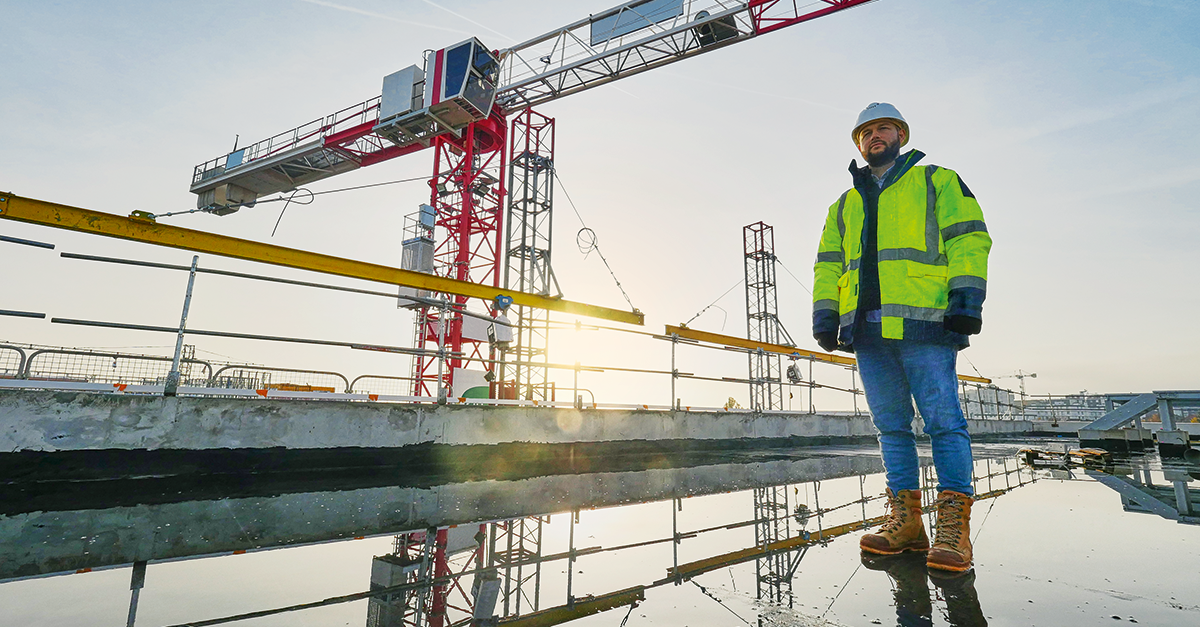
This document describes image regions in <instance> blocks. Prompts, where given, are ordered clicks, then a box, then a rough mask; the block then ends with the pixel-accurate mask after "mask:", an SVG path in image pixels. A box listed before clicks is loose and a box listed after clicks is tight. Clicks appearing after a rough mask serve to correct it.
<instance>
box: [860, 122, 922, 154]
mask: <svg viewBox="0 0 1200 627" xmlns="http://www.w3.org/2000/svg"><path fill="white" fill-rule="evenodd" d="M880 120H891V121H893V122H895V123H896V124H897V125H898V126H899V127H900V128H902V129H904V139H902V140H901V141H900V147H901V148H903V147H905V146H907V145H908V140H909V139H910V136H911V135H912V133H911V132H910V131H909V130H908V122H905V121H904V120H901V119H898V118H875V119H873V120H867V121H866V122H863V123H862V124H859V125H858V126H856V127H854V130H853V131H850V141H852V142H854V147H855V148H857V147H858V132H859V131H861V130H862V127H864V126H866V125H868V124H871V123H872V122H878V121H880Z"/></svg>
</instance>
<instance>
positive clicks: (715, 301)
mask: <svg viewBox="0 0 1200 627" xmlns="http://www.w3.org/2000/svg"><path fill="white" fill-rule="evenodd" d="M745 281H746V279H744V278H743V279H738V282H737V283H734V284H733V287H730V288H729V289H727V290H725V292H724V293H722V294H721V295H720V296H718V297H717V298H716V300H714V301H713V302H711V303H709V304H708V305H707V306H706V307H705V308H704V309H701V310H700V311H697V312H696V315H694V316H692V317H691V318H688V321H687V322H685V323H683V324H682V325H680V326H684V327H686V326H687V325H689V324H691V323H692V320H695V319H696V318H699V317H700V316H702V315H704V312H706V311H708V310H709V309H712V308H713V307H717V303H718V302H720V301H721V299H722V298H725V297H726V296H728V295H729V293H730V292H732V291H733V290H734V289H736V288H737V286H739V285H741V284H742V283H744V282H745ZM717 309H721V308H720V307H717ZM721 311H723V312H724V311H725V310H724V309H721ZM725 319H726V320H728V319H729V312H725ZM721 330H722V331H724V330H725V321H724V320H723V321H721Z"/></svg>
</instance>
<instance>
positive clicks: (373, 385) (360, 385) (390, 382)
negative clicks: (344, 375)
mask: <svg viewBox="0 0 1200 627" xmlns="http://www.w3.org/2000/svg"><path fill="white" fill-rule="evenodd" d="M353 386H354V387H353V388H352V389H351V391H352V392H354V393H356V394H379V395H381V396H408V395H410V394H412V391H413V385H412V379H410V378H409V377H390V376H386V375H363V376H361V377H359V378H357V379H355V380H354V382H353Z"/></svg>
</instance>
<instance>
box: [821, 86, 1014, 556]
mask: <svg viewBox="0 0 1200 627" xmlns="http://www.w3.org/2000/svg"><path fill="white" fill-rule="evenodd" d="M851 136H852V138H853V139H854V142H855V144H856V145H857V146H858V149H859V152H860V153H862V156H863V158H864V159H866V161H867V165H866V166H865V167H863V168H858V167H857V164H856V163H854V162H851V163H850V174H851V175H852V176H853V179H854V187H853V189H850V190H849V191H847V192H846V193H844V194H842V196H841V198H839V199H838V201H837V202H835V203H834V204H833V206H831V207H830V208H829V216H828V218H827V219H826V221H825V230H824V233H822V235H821V242H820V246H819V248H818V252H817V261H816V266H815V270H814V272H815V279H814V281H813V337H814V338H816V340H817V342H818V343H819V344H820V345H821V348H823V349H825V350H827V351H833V350H834V349H837V348H841V349H843V350H846V351H850V352H854V353H855V354H856V355H857V358H858V369H859V372H860V373H861V376H862V380H863V387H864V388H865V391H866V394H867V404H868V406H870V408H871V416H872V418H873V419H874V422H875V427H876V428H877V429H878V430H879V445H880V449H881V451H882V454H883V463H884V467H885V468H886V469H887V484H888V499H889V508H890V514H889V517H888V519H887V521H886V522H885V523H884V524H883V526H882V527H881V528H880V530H879V532H878V533H874V534H868V535H865V536H863V538H862V542H861V544H862V548H863V550H864V551H869V552H872V553H877V554H885V555H886V554H893V553H899V552H902V551H908V550H915V551H924V550H927V549H929V540H928V537H927V536H926V535H925V528H924V526H923V525H922V523H921V493H920V491H919V490H918V487H919V485H918V476H917V470H918V466H917V449H916V437H915V435H914V433H913V427H912V421H913V401H914V400H915V401H916V404H917V408H918V409H919V410H920V412H921V417H922V419H923V420H924V424H925V426H924V430H925V433H927V434H928V435H929V437H930V439H931V440H932V445H933V462H934V466H935V467H936V469H937V476H938V483H939V485H938V490H939V494H938V499H937V510H938V519H937V529H936V536H935V538H934V546H933V548H932V550H930V552H929V557H928V562H929V566H930V567H931V568H939V569H944V570H953V571H965V570H967V569H968V568H970V566H971V543H970V539H969V538H968V535H969V524H968V522H969V520H970V514H971V495H972V493H973V492H972V489H971V436H970V435H969V434H968V433H967V422H966V420H965V419H964V418H963V414H962V409H961V408H960V407H959V403H958V386H957V378H956V377H957V375H956V370H955V361H956V358H957V351H958V350H959V349H961V348H963V347H965V346H966V345H967V336H968V335H971V334H974V333H978V332H979V329H980V327H981V326H982V324H983V321H982V311H983V298H984V294H985V290H986V288H987V258H988V251H989V250H990V249H991V247H992V240H991V237H990V236H989V235H988V232H987V228H986V227H985V226H984V223H983V213H982V212H981V211H980V209H979V203H977V202H976V201H975V195H974V194H972V193H971V190H970V189H969V188H967V185H966V184H965V183H963V182H962V179H960V178H959V177H958V174H956V173H955V172H954V171H953V170H947V169H946V168H941V167H938V166H935V165H917V164H918V162H920V161H921V159H922V158H923V157H924V156H925V155H924V154H922V153H921V152H920V151H917V150H910V151H908V152H906V153H904V154H903V155H901V154H899V153H900V148H901V147H902V146H904V145H905V144H907V143H908V140H909V129H908V123H907V122H905V121H904V118H903V117H902V116H901V115H900V112H899V111H897V110H896V108H895V107H893V106H892V105H890V104H885V103H874V104H871V105H870V106H868V107H867V108H866V109H865V110H864V111H863V112H862V113H861V114H860V115H859V117H858V123H857V124H855V126H854V130H853V132H852V134H851Z"/></svg>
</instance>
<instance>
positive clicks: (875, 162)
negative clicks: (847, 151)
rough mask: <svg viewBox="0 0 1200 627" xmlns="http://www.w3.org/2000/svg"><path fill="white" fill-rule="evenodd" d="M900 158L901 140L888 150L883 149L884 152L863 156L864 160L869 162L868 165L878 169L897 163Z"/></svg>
mask: <svg viewBox="0 0 1200 627" xmlns="http://www.w3.org/2000/svg"><path fill="white" fill-rule="evenodd" d="M898 156H900V140H896V141H894V142H892V143H890V144H888V145H887V148H884V149H883V152H878V153H874V154H872V153H867V154H865V155H863V158H864V159H866V160H867V164H868V165H870V166H871V167H873V168H878V167H880V166H885V165H887V164H889V163H891V162H893V161H895V160H896V157H898Z"/></svg>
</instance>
